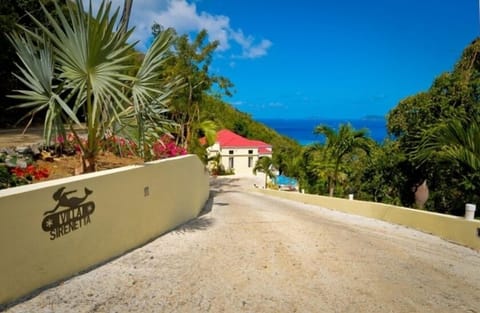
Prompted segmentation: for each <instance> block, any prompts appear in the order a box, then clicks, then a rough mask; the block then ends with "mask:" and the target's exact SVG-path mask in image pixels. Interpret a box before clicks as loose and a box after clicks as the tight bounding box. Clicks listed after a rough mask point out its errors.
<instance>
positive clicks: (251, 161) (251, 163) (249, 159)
mask: <svg viewBox="0 0 480 313" xmlns="http://www.w3.org/2000/svg"><path fill="white" fill-rule="evenodd" d="M252 165H253V157H251V156H249V157H248V167H252Z"/></svg>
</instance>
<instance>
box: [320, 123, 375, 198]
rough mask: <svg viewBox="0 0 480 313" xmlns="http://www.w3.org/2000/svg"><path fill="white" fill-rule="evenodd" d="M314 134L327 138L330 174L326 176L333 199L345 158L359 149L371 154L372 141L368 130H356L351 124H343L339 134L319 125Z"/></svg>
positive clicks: (326, 154) (326, 151)
mask: <svg viewBox="0 0 480 313" xmlns="http://www.w3.org/2000/svg"><path fill="white" fill-rule="evenodd" d="M314 133H315V134H321V135H324V136H325V158H326V159H325V162H326V164H328V166H326V169H328V172H329V173H326V175H327V177H330V179H329V180H328V181H329V183H328V189H329V195H330V196H331V197H332V196H333V194H334V191H335V186H336V184H337V182H338V180H339V173H340V168H341V166H342V165H343V160H344V158H345V157H346V156H347V155H348V154H350V153H352V152H354V151H355V150H357V149H359V150H363V151H365V152H366V153H369V152H370V147H371V139H369V138H368V137H367V130H366V129H360V130H355V129H354V128H353V127H352V126H351V125H350V124H341V125H340V128H339V129H338V132H335V130H334V129H333V128H331V127H329V126H327V125H319V126H317V127H315V130H314Z"/></svg>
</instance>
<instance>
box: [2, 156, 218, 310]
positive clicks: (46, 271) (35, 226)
mask: <svg viewBox="0 0 480 313" xmlns="http://www.w3.org/2000/svg"><path fill="white" fill-rule="evenodd" d="M61 188H64V189H61ZM70 191H75V192H72V193H71V194H68V195H67V196H65V197H64V198H69V199H70V200H71V201H70V203H66V202H65V201H63V200H62V204H63V206H61V207H59V208H58V209H57V211H56V212H54V213H46V212H47V211H50V210H53V209H54V208H55V206H56V204H57V201H56V200H54V197H55V195H57V196H58V195H59V194H61V193H62V192H63V193H65V192H70ZM208 196H209V183H208V174H207V173H206V172H205V168H204V166H203V164H202V163H201V162H200V160H199V159H198V158H197V157H196V156H192V155H188V156H182V157H177V158H171V159H166V160H160V161H155V162H151V163H147V164H145V165H138V166H128V167H123V168H118V169H112V170H106V171H101V172H97V173H91V174H85V175H81V176H75V177H71V178H65V179H58V180H52V181H46V182H42V183H36V184H32V185H27V186H21V187H16V188H11V189H5V190H0V249H1V251H2V253H1V257H0V307H1V304H5V303H8V302H11V301H13V300H15V299H17V298H19V297H21V296H24V295H27V294H29V293H31V292H32V291H34V290H36V289H38V288H41V287H43V286H46V285H48V284H51V283H54V282H56V281H59V280H62V279H65V278H67V277H69V276H71V275H75V274H76V273H78V272H80V271H83V270H85V269H88V268H89V267H92V266H94V265H97V264H99V263H101V262H104V261H106V260H109V259H111V258H113V257H115V256H119V255H121V254H123V253H125V252H126V251H128V250H131V249H133V248H135V247H138V246H140V245H142V244H144V243H146V242H148V241H149V240H151V239H153V238H155V237H157V236H159V235H161V234H163V233H165V232H167V231H169V230H171V229H173V228H175V227H176V226H178V225H180V224H182V223H185V222H186V221H188V220H190V219H193V218H195V217H196V216H198V214H199V212H200V211H201V209H202V208H203V206H204V205H205V203H206V201H207V199H208ZM56 198H57V199H58V197H56ZM75 198H77V199H75ZM76 200H78V201H76ZM67 202H68V201H67ZM73 202H77V203H73Z"/></svg>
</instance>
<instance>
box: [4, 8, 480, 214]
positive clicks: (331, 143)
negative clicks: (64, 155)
mask: <svg viewBox="0 0 480 313" xmlns="http://www.w3.org/2000/svg"><path fill="white" fill-rule="evenodd" d="M130 8H131V0H125V1H124V11H123V14H122V17H121V19H119V13H120V11H119V10H117V11H115V12H112V10H111V9H110V6H109V5H107V4H106V2H105V1H102V6H101V9H100V10H99V12H98V13H96V15H95V16H93V14H92V13H91V12H90V11H89V10H85V9H84V8H83V6H82V4H81V2H80V1H76V2H71V1H53V0H50V1H48V0H22V1H16V2H14V3H13V4H12V5H7V4H5V3H3V2H2V4H0V20H1V21H2V23H0V27H1V30H2V31H4V32H7V33H9V34H10V42H8V41H6V39H5V38H4V37H2V40H4V42H3V43H4V47H6V48H5V49H3V50H2V51H1V52H0V60H2V64H4V66H3V67H2V69H1V70H2V71H3V72H2V74H4V75H3V77H6V78H7V79H4V80H3V81H2V82H1V84H0V91H1V94H0V96H2V97H3V98H2V100H1V103H0V113H1V114H0V118H1V119H2V125H11V124H13V123H14V121H16V120H17V119H18V118H19V117H20V114H21V113H22V114H24V113H25V110H24V109H25V108H27V109H28V110H29V112H30V115H27V116H28V117H29V118H30V119H31V121H32V120H33V121H35V117H40V120H41V121H44V122H45V137H46V140H47V142H49V140H50V138H51V137H52V136H56V135H61V136H65V133H66V129H65V125H66V127H67V128H69V129H70V131H71V132H72V133H73V135H74V140H75V144H77V145H78V146H79V148H80V150H81V152H82V157H83V167H84V171H92V170H95V156H96V154H97V153H98V151H99V149H101V142H102V140H104V139H105V138H107V137H109V138H110V137H112V138H114V136H116V135H121V136H123V137H125V138H126V139H129V140H133V141H134V143H135V145H134V148H133V149H136V153H138V154H139V155H141V156H143V157H144V158H145V159H146V160H148V159H151V158H154V157H155V156H158V155H159V154H161V155H164V154H168V155H176V153H177V152H178V151H185V150H188V151H189V152H191V153H196V154H198V155H199V157H200V158H201V159H202V160H203V161H204V162H205V163H207V162H208V161H213V164H214V165H215V164H216V171H217V172H221V168H220V166H219V160H218V157H215V158H212V159H210V160H209V158H208V156H207V154H206V150H205V149H206V147H208V146H210V145H211V144H212V143H213V142H214V140H215V132H216V131H217V130H219V129H222V128H227V129H230V130H232V131H234V132H235V133H237V134H239V135H241V136H244V137H247V138H251V139H257V140H262V141H265V142H268V143H270V144H272V146H273V157H272V159H268V160H266V159H261V160H259V162H257V164H256V166H255V171H264V172H265V171H267V174H268V171H270V169H271V167H270V165H271V164H273V166H274V167H275V168H276V169H278V170H279V171H280V173H281V174H284V175H286V176H290V177H294V178H296V179H297V180H298V181H299V183H300V188H301V189H304V190H305V191H306V192H309V193H315V194H324V195H325V194H328V195H330V196H339V197H346V195H347V194H349V193H355V198H356V199H362V200H368V201H379V202H385V203H391V204H397V205H404V206H409V207H412V206H414V204H415V196H414V191H415V190H416V188H417V187H418V186H419V185H420V184H422V183H423V182H424V181H425V180H426V181H427V183H428V186H429V189H430V198H429V200H428V201H427V203H426V206H425V209H427V210H432V211H437V212H443V213H451V214H458V215H460V214H463V210H464V203H465V202H473V203H480V193H479V191H480V174H479V168H480V150H479V149H480V144H479V142H480V129H479V123H480V118H479V113H480V105H479V99H480V53H479V52H480V41H479V40H475V41H474V42H473V43H472V44H471V45H469V46H468V47H467V48H466V49H465V51H464V53H463V55H462V57H461V58H460V60H459V61H458V63H457V64H456V65H455V67H454V69H453V70H452V71H451V72H448V73H443V74H441V75H440V76H438V77H437V78H436V79H435V80H434V82H433V84H432V86H431V87H430V89H429V90H427V91H425V92H421V93H419V94H417V95H412V96H410V97H408V98H406V99H403V100H402V101H400V103H398V105H397V106H396V107H395V108H393V109H392V110H391V111H390V112H389V114H388V117H387V119H388V125H387V127H388V132H389V134H390V136H391V137H390V139H388V140H386V141H385V142H383V143H382V144H378V143H375V142H373V141H372V140H371V139H369V138H368V137H367V136H366V132H365V130H355V129H353V128H352V127H351V126H350V125H339V127H338V130H337V131H336V130H334V129H331V128H328V127H326V126H324V125H318V127H316V128H315V129H313V130H312V131H314V132H316V133H317V134H320V135H323V136H324V138H325V142H324V143H316V144H313V145H310V146H307V147H301V146H300V145H299V144H298V143H297V142H295V141H294V140H291V139H289V138H286V137H284V136H280V135H279V134H278V133H276V132H275V131H273V130H272V129H269V128H267V127H266V126H265V125H263V124H261V123H258V122H256V121H254V120H253V119H252V118H251V116H249V115H248V114H246V113H243V112H240V111H238V110H236V109H235V108H233V107H232V106H230V105H229V104H227V103H226V102H225V101H223V100H222V97H223V96H229V95H230V94H231V92H230V90H231V88H232V87H233V85H232V83H231V82H230V81H229V80H228V79H227V78H225V77H221V76H216V75H213V74H212V73H211V71H210V66H211V63H212V60H213V57H214V52H215V50H216V48H217V47H218V42H215V41H214V42H208V41H207V38H208V34H207V33H206V31H202V32H200V33H199V34H198V35H197V36H196V37H195V38H193V39H189V37H188V36H187V35H183V36H179V35H177V34H176V32H175V30H173V29H163V27H162V26H161V25H158V24H156V25H153V27H152V30H153V34H154V36H155V40H154V42H153V44H152V46H151V48H150V50H149V51H147V52H146V53H145V54H141V53H139V52H137V51H135V50H134V47H133V46H132V45H130V44H128V42H127V40H128V38H129V36H130V34H131V30H129V29H128V17H129V10H130ZM26 10H29V12H30V13H28V14H26V13H25V11H26ZM117 21H118V23H117ZM16 23H19V24H21V25H23V26H18V27H16V26H15V24H16ZM117 24H118V26H115V25H117ZM115 27H118V29H115ZM15 53H18V56H16V55H15ZM15 63H17V64H18V65H17V67H18V68H17V70H15V71H14V68H15V67H14V64H15ZM12 71H14V72H15V73H16V76H11V75H10V74H9V73H10V72H12ZM12 90H17V91H16V92H15V93H14V97H15V99H12V98H5V96H7V95H11V94H12ZM17 100H20V102H18V101H17ZM11 108H17V110H7V109H11ZM22 110H23V111H22ZM79 123H82V124H85V125H86V128H87V138H82V137H81V136H80V135H79V134H78V133H77V132H76V128H74V127H73V124H79ZM201 137H205V138H206V140H205V141H202V142H200V141H199V138H201ZM64 138H65V137H64ZM162 142H166V143H168V145H166V144H164V143H162ZM167 150H168V151H167ZM165 151H167V152H168V153H167V152H165ZM267 161H268V162H269V164H268V167H265V166H266V164H263V163H264V162H265V163H266V162H267ZM214 167H215V166H214Z"/></svg>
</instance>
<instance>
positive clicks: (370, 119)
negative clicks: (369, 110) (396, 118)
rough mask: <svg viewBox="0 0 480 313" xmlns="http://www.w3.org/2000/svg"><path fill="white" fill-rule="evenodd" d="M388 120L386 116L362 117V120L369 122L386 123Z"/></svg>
mask: <svg viewBox="0 0 480 313" xmlns="http://www.w3.org/2000/svg"><path fill="white" fill-rule="evenodd" d="M385 118H386V116H385V115H365V116H364V117H362V118H361V119H362V120H367V121H384V120H385Z"/></svg>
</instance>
